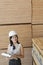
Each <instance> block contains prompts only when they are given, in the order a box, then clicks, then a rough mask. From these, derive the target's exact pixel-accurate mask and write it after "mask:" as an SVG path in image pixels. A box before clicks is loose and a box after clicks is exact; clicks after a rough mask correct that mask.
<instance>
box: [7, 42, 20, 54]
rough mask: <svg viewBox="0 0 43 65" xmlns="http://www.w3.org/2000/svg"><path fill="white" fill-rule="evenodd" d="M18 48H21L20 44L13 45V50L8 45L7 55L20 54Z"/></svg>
mask: <svg viewBox="0 0 43 65" xmlns="http://www.w3.org/2000/svg"><path fill="white" fill-rule="evenodd" d="M20 48H21V44H17V43H16V44H15V49H13V46H10V44H9V45H8V51H7V52H8V53H9V54H11V55H13V54H20Z"/></svg>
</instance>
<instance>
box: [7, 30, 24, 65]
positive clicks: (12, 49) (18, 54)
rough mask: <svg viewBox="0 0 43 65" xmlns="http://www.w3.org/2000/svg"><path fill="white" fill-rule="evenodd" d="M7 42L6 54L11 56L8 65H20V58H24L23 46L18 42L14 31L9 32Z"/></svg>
mask: <svg viewBox="0 0 43 65" xmlns="http://www.w3.org/2000/svg"><path fill="white" fill-rule="evenodd" d="M9 41H10V44H9V45H8V50H7V53H9V54H11V58H9V65H21V58H23V57H24V50H23V46H22V45H21V44H20V42H19V41H18V35H17V33H16V32H15V31H10V32H9Z"/></svg>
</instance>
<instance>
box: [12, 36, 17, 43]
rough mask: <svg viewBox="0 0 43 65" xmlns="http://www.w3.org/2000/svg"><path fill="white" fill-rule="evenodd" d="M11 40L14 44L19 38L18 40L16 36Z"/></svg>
mask: <svg viewBox="0 0 43 65" xmlns="http://www.w3.org/2000/svg"><path fill="white" fill-rule="evenodd" d="M11 40H12V41H13V43H17V40H18V38H17V36H16V35H15V36H13V37H12V39H11Z"/></svg>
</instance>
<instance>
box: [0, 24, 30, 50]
mask: <svg viewBox="0 0 43 65" xmlns="http://www.w3.org/2000/svg"><path fill="white" fill-rule="evenodd" d="M11 30H14V31H16V32H17V33H18V37H19V42H20V43H21V44H22V45H23V46H24V47H28V46H31V25H30V24H29V25H10V26H0V49H1V48H6V47H7V46H8V44H9V37H8V33H9V31H11Z"/></svg>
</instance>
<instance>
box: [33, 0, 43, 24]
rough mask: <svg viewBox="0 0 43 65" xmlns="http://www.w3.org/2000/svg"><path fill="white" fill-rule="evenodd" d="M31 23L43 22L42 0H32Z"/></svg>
mask: <svg viewBox="0 0 43 65" xmlns="http://www.w3.org/2000/svg"><path fill="white" fill-rule="evenodd" d="M32 7H33V8H32V10H33V12H32V14H33V16H32V24H42V23H43V0H32Z"/></svg>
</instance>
